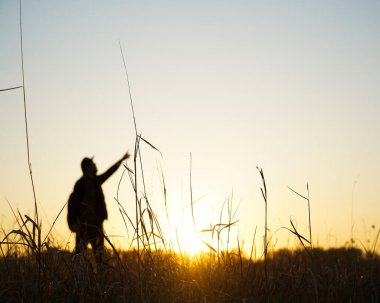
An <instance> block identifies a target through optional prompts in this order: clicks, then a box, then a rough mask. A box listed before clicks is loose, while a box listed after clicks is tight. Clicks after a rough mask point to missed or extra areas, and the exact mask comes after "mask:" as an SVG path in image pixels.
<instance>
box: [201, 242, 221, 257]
mask: <svg viewBox="0 0 380 303" xmlns="http://www.w3.org/2000/svg"><path fill="white" fill-rule="evenodd" d="M200 240H201V241H202V243H203V244H205V245H206V246H207V247H208V248H209V249H210V250H212V251H213V252H214V253H216V254H218V251H217V250H216V249H215V248H214V247H212V246H211V245H210V244H209V243H207V242H206V241H205V240H203V239H200Z"/></svg>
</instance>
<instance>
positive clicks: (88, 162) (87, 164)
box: [80, 158, 98, 177]
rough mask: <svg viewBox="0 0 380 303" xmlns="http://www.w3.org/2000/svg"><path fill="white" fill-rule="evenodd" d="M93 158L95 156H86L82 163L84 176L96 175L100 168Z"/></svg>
mask: <svg viewBox="0 0 380 303" xmlns="http://www.w3.org/2000/svg"><path fill="white" fill-rule="evenodd" d="M92 159H93V158H84V159H83V160H82V162H81V164H80V166H81V168H82V172H83V175H84V176H88V177H95V176H96V173H97V171H98V170H97V168H96V165H95V163H94V161H93V160H92Z"/></svg>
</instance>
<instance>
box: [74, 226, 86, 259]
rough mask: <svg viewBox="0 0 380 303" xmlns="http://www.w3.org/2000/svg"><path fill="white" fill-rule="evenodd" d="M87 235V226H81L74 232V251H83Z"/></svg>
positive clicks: (76, 252)
mask: <svg viewBox="0 0 380 303" xmlns="http://www.w3.org/2000/svg"><path fill="white" fill-rule="evenodd" d="M87 243H88V235H87V228H86V227H85V226H81V227H80V229H79V230H78V232H77V233H76V234H75V250H74V253H75V254H78V253H83V252H84V251H85V250H86V249H87Z"/></svg>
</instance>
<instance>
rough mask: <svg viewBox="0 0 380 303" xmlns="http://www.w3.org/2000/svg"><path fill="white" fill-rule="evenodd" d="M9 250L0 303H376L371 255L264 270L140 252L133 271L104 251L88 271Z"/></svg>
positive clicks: (271, 263) (349, 252) (205, 257)
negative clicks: (100, 262) (98, 262)
mask: <svg viewBox="0 0 380 303" xmlns="http://www.w3.org/2000/svg"><path fill="white" fill-rule="evenodd" d="M11 251H12V249H11V250H10V252H9V253H6V252H5V251H3V256H2V257H1V259H0V270H1V273H2V274H1V276H0V277H1V278H0V279H1V281H0V301H1V302H379V301H380V259H379V256H378V255H372V254H364V253H362V251H361V250H359V249H355V248H340V249H329V250H322V249H317V248H316V249H314V251H313V253H311V252H310V251H305V250H304V249H302V250H301V249H300V250H295V251H290V250H280V251H277V252H270V253H268V259H267V265H266V268H265V264H264V262H263V261H254V260H252V259H251V260H250V259H249V258H246V257H243V256H242V254H240V253H239V252H230V253H228V254H226V253H223V252H222V253H221V254H220V256H219V260H218V257H217V255H216V254H215V253H213V252H210V253H203V254H202V255H199V256H198V257H188V256H184V255H180V254H176V253H169V252H163V251H154V252H150V253H149V252H144V254H143V255H141V258H140V265H139V262H138V260H137V252H136V251H128V252H125V251H120V252H118V253H117V254H116V253H115V252H112V251H108V252H107V254H106V256H105V262H104V264H103V265H102V267H101V268H100V267H99V268H97V269H96V268H95V266H92V265H91V258H90V257H88V256H79V255H75V256H74V255H73V254H71V253H69V252H66V251H60V250H56V249H51V248H49V249H45V251H44V252H42V253H41V254H40V255H34V254H33V253H32V252H31V253H29V254H25V253H24V254H21V253H17V252H16V251H14V249H13V252H11ZM139 267H140V269H139ZM93 268H94V269H93Z"/></svg>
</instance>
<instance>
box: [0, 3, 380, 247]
mask: <svg viewBox="0 0 380 303" xmlns="http://www.w3.org/2000/svg"><path fill="white" fill-rule="evenodd" d="M379 15H380V3H379V2H378V1H343V0H342V1H331V0H329V1H138V2H136V1H95V0H91V1H71V0H70V1H23V19H22V21H23V29H24V30H23V34H24V66H25V88H26V98H27V105H28V119H29V120H28V122H29V132H30V148H31V160H32V168H33V173H34V178H35V186H36V192H37V198H38V201H39V206H40V210H41V214H40V216H41V217H42V219H43V224H44V228H45V229H47V228H48V226H49V224H50V223H52V221H53V220H54V218H55V216H56V215H57V214H58V212H59V210H60V208H61V207H62V206H63V205H64V203H65V202H66V201H67V198H68V196H69V194H70V192H71V191H72V189H73V185H74V183H75V181H76V180H77V179H78V178H79V177H80V175H81V171H80V161H81V159H82V158H83V157H84V156H93V155H94V156H95V162H96V163H97V165H98V168H99V171H103V170H105V169H107V168H108V166H109V165H111V164H113V162H115V161H116V160H118V158H119V157H121V156H122V155H123V153H124V152H125V151H126V150H127V149H129V150H130V151H131V152H132V151H133V148H134V139H135V136H134V126H133V119H132V114H131V109H130V104H129V97H128V87H127V84H126V79H125V73H124V70H123V63H122V59H121V55H120V50H119V44H118V41H119V40H120V42H121V44H122V45H123V48H124V52H125V55H126V60H127V65H128V72H129V77H130V82H131V89H132V95H133V100H134V105H135V113H136V118H137V126H138V130H139V132H141V133H142V135H143V137H145V138H146V139H147V140H149V141H150V142H151V143H153V144H154V145H155V146H157V147H158V148H159V149H160V150H161V152H162V155H163V157H161V156H160V154H158V153H157V152H155V151H153V150H152V149H150V148H149V147H147V146H143V148H142V156H143V162H144V171H145V177H146V185H147V190H148V192H149V196H150V198H151V202H152V206H153V207H154V210H155V211H156V212H157V215H158V218H159V220H160V221H161V222H162V225H163V226H164V229H165V230H167V226H166V225H168V224H167V220H166V214H165V208H164V204H163V195H162V188H161V185H160V174H159V173H158V171H157V169H158V168H160V167H162V168H163V171H164V175H165V181H166V186H167V191H168V212H169V217H170V221H171V222H170V223H171V226H172V231H173V230H175V229H176V228H177V229H178V230H179V229H181V228H184V226H189V225H190V221H191V209H190V207H189V203H190V192H189V161H190V153H192V159H193V167H192V183H193V184H192V186H193V197H194V200H196V201H197V203H195V205H194V211H195V217H196V221H197V225H199V226H197V228H199V229H201V228H206V227H208V225H209V224H215V223H218V221H219V213H220V210H221V208H222V205H223V202H224V201H225V199H226V198H228V197H231V196H232V193H233V209H234V210H235V209H236V208H238V209H237V212H236V219H239V222H238V223H237V225H236V227H234V229H233V232H234V238H236V237H237V235H239V239H241V240H243V239H244V240H245V241H246V243H247V244H246V245H247V246H249V245H250V244H249V243H250V241H251V239H252V237H253V232H254V230H255V228H256V227H257V241H258V243H261V242H260V241H262V235H263V231H264V228H263V226H264V202H263V200H262V198H261V193H260V186H261V179H260V175H259V173H258V171H257V170H256V166H259V167H262V168H263V170H264V174H265V177H266V181H267V187H268V196H269V201H268V212H269V228H270V229H271V230H272V231H274V230H276V229H277V228H279V227H281V226H288V227H289V218H290V217H292V218H293V219H294V220H295V222H297V226H298V228H299V229H300V231H301V232H302V233H303V234H305V235H307V232H308V230H307V223H308V220H307V204H306V202H305V201H303V200H302V199H300V198H299V197H297V196H296V195H294V194H293V193H292V192H290V190H289V189H288V188H287V186H290V187H292V188H294V189H296V190H297V191H299V192H301V193H302V194H306V183H307V182H308V183H309V186H310V197H311V208H312V227H313V238H314V241H315V242H318V243H319V244H320V245H331V246H334V245H342V244H344V243H345V242H346V241H348V240H349V239H350V232H351V224H352V223H353V224H354V236H355V237H358V238H360V239H361V240H362V241H366V240H367V239H371V241H372V240H373V237H374V230H373V229H371V225H373V224H374V225H375V229H376V230H378V228H379V227H380V226H379V225H380V140H379V130H380V119H379V117H380V88H379V87H380V86H379V83H380V72H379V71H380V57H379V53H380V35H379V29H380V19H379ZM0 37H1V40H0V41H1V42H0V89H4V88H8V87H13V86H18V85H21V84H22V75H21V59H20V35H19V3H18V1H14V0H2V1H1V2H0ZM23 115H24V112H23V98H22V90H14V91H7V92H0V142H1V151H0V168H1V169H0V205H1V208H0V210H1V212H0V213H1V217H0V223H1V225H2V227H3V228H5V229H7V228H8V227H10V226H12V224H13V222H14V219H13V218H12V215H11V211H10V209H9V208H8V206H7V202H6V201H7V200H9V202H10V203H11V204H12V205H13V207H15V208H19V209H20V211H21V212H22V213H32V210H33V196H32V189H31V185H30V180H29V175H28V167H27V159H26V141H25V130H24V127H25V126H24V120H23V119H24V116H23ZM130 165H131V166H132V162H131V161H130ZM121 173H122V169H120V170H119V171H118V172H117V173H116V174H115V176H113V177H112V179H110V180H109V181H108V182H107V183H106V184H105V185H104V191H105V195H106V201H107V206H108V211H109V220H108V222H107V223H106V225H105V228H106V231H107V232H108V233H109V234H112V235H120V236H122V237H124V238H118V239H119V240H118V241H126V242H128V240H125V239H126V238H127V233H126V231H125V228H124V227H123V226H124V225H123V223H122V219H121V216H120V214H119V212H118V208H117V205H116V202H115V201H114V199H113V198H114V197H115V196H116V191H117V184H118V181H119V179H120V176H121ZM120 195H121V200H122V203H123V204H124V205H125V207H126V209H127V210H128V211H129V212H130V213H133V211H134V210H133V205H134V201H133V197H132V189H131V186H130V184H129V182H128V178H126V179H125V181H123V182H122V184H121V193H120ZM224 221H225V220H224ZM185 229H186V227H185ZM54 233H55V235H56V237H57V239H61V240H62V241H63V242H65V241H66V242H67V239H68V238H69V236H70V232H69V229H68V227H67V225H66V211H65V212H64V213H63V215H62V216H61V217H60V218H59V220H58V221H57V225H56V228H55V230H54ZM167 233H168V234H169V232H167ZM171 236H173V232H172V233H171ZM182 237H184V236H182ZM276 237H278V241H279V244H278V245H285V246H286V245H291V244H293V243H294V242H295V241H294V239H293V238H292V237H289V235H288V233H287V232H285V231H280V232H278V233H277V234H276ZM288 241H289V243H290V244H288Z"/></svg>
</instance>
